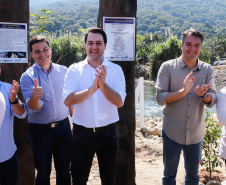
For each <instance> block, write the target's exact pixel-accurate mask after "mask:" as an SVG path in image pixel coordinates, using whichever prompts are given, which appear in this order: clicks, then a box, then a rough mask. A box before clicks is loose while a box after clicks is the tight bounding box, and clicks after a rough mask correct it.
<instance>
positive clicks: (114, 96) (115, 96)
mask: <svg viewBox="0 0 226 185" xmlns="http://www.w3.org/2000/svg"><path fill="white" fill-rule="evenodd" d="M100 90H101V91H102V93H103V94H104V96H105V98H106V99H107V100H108V101H109V102H111V103H112V104H114V105H115V106H116V107H118V108H120V107H122V106H123V102H122V99H121V96H120V94H119V93H118V92H116V91H115V90H114V89H112V88H111V87H109V86H108V85H107V83H105V84H104V85H103V86H102V87H100Z"/></svg>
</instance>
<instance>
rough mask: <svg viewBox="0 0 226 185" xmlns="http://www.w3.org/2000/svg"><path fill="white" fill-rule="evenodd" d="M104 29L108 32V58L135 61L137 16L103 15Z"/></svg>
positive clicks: (106, 56)
mask: <svg viewBox="0 0 226 185" xmlns="http://www.w3.org/2000/svg"><path fill="white" fill-rule="evenodd" d="M103 30H104V31H105V32H106V34H107V48H106V50H105V52H104V57H105V58H106V59H107V60H112V61H135V36H136V35H135V18H133V17H103Z"/></svg>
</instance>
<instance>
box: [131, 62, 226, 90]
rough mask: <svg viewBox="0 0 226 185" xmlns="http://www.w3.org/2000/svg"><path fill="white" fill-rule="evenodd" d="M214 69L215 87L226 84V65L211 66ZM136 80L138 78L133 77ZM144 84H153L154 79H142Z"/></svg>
mask: <svg viewBox="0 0 226 185" xmlns="http://www.w3.org/2000/svg"><path fill="white" fill-rule="evenodd" d="M213 69H214V73H215V76H214V80H215V85H216V86H217V87H225V86H226V65H219V66H213ZM135 81H138V78H136V79H135ZM144 85H145V86H155V81H150V80H144Z"/></svg>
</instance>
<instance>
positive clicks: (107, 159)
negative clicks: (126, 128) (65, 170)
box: [71, 123, 119, 185]
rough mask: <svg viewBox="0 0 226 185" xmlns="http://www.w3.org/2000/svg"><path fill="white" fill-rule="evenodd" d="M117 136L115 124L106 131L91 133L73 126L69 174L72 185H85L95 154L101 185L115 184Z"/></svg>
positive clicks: (83, 128) (80, 127)
mask: <svg viewBox="0 0 226 185" xmlns="http://www.w3.org/2000/svg"><path fill="white" fill-rule="evenodd" d="M118 147H119V135H118V129H117V125H116V124H115V123H113V124H111V125H109V126H108V127H107V129H104V130H101V131H97V132H93V131H92V130H89V129H87V128H85V127H82V126H79V125H76V124H74V128H73V139H72V158H71V174H72V181H73V185H86V184H87V181H88V178H89V173H90V169H91V166H92V161H93V157H94V154H95V153H96V155H97V159H98V164H99V171H100V178H101V184H102V185H115V184H116V168H117V162H118Z"/></svg>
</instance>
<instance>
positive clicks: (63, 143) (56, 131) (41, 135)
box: [29, 118, 72, 185]
mask: <svg viewBox="0 0 226 185" xmlns="http://www.w3.org/2000/svg"><path fill="white" fill-rule="evenodd" d="M29 131H30V139H31V146H32V150H33V155H34V164H35V168H36V169H37V176H36V181H35V184H36V185H50V173H51V165H52V156H53V158H54V166H55V169H56V184H57V185H71V178H70V173H69V165H70V157H71V140H72V133H71V128H70V123H69V120H68V118H66V119H64V120H62V121H59V122H58V125H57V126H56V127H54V128H51V127H50V125H48V124H35V123H30V124H29Z"/></svg>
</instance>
